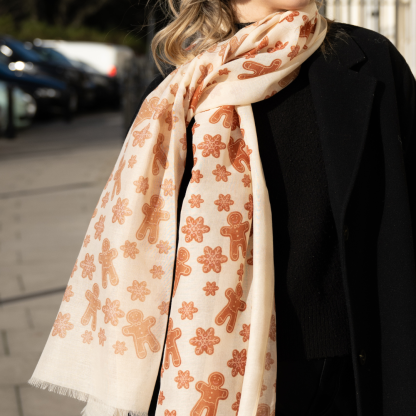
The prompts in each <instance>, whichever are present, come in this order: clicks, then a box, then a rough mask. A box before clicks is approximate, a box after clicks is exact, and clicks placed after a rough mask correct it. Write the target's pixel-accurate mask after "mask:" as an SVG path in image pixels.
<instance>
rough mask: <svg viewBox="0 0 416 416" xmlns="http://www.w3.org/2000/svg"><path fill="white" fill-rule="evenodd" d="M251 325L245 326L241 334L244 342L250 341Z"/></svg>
mask: <svg viewBox="0 0 416 416" xmlns="http://www.w3.org/2000/svg"><path fill="white" fill-rule="evenodd" d="M250 325H251V324H248V325H246V324H243V329H242V330H241V331H240V332H239V334H240V335H241V336H242V337H243V342H246V341H248V340H249V339H250Z"/></svg>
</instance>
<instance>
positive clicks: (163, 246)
mask: <svg viewBox="0 0 416 416" xmlns="http://www.w3.org/2000/svg"><path fill="white" fill-rule="evenodd" d="M156 247H157V248H158V249H159V254H168V252H169V250H170V249H171V248H172V247H171V246H170V245H169V241H162V240H160V241H159V244H156Z"/></svg>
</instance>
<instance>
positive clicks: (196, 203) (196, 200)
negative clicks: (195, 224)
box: [188, 194, 204, 208]
mask: <svg viewBox="0 0 416 416" xmlns="http://www.w3.org/2000/svg"><path fill="white" fill-rule="evenodd" d="M188 202H189V203H190V204H191V208H201V204H202V203H203V202H204V200H203V199H202V198H201V194H198V195H194V194H192V195H191V199H190V200H188Z"/></svg>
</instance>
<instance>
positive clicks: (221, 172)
mask: <svg viewBox="0 0 416 416" xmlns="http://www.w3.org/2000/svg"><path fill="white" fill-rule="evenodd" d="M212 173H213V174H214V175H215V176H216V177H215V180H216V181H217V182H219V181H224V182H228V176H230V175H231V172H227V168H226V167H225V166H221V165H217V169H215V170H213V171H212Z"/></svg>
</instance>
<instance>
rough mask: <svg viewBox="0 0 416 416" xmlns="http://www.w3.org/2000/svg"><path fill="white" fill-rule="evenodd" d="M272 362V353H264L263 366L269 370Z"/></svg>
mask: <svg viewBox="0 0 416 416" xmlns="http://www.w3.org/2000/svg"><path fill="white" fill-rule="evenodd" d="M273 363H274V360H273V358H272V354H271V353H270V352H268V353H267V354H266V364H265V366H264V368H265V369H266V370H267V371H269V370H270V368H271V366H272V364H273Z"/></svg>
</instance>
